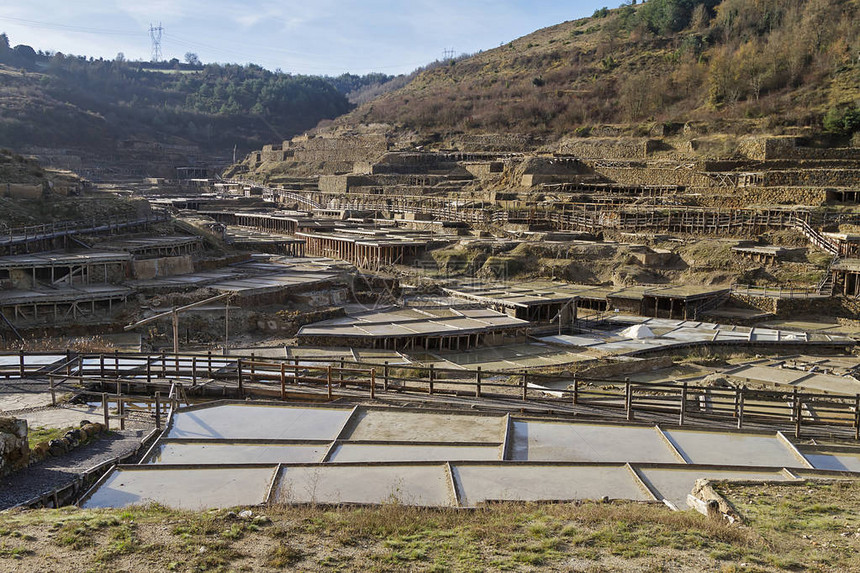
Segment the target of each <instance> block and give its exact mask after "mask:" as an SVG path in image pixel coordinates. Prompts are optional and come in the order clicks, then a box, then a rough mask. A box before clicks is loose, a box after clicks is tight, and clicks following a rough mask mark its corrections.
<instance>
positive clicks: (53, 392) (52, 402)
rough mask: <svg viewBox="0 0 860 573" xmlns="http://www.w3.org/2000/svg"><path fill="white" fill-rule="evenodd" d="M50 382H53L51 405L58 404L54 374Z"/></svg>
mask: <svg viewBox="0 0 860 573" xmlns="http://www.w3.org/2000/svg"><path fill="white" fill-rule="evenodd" d="M50 384H51V406H56V405H57V393H56V391H55V390H54V377H53V376H51V378H50Z"/></svg>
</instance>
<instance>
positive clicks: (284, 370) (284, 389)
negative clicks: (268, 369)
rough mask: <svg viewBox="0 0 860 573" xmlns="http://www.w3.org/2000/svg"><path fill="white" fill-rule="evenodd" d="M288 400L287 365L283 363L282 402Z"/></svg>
mask: <svg viewBox="0 0 860 573" xmlns="http://www.w3.org/2000/svg"><path fill="white" fill-rule="evenodd" d="M286 399H287V365H286V364H284V363H283V362H281V401H282V402H283V401H285V400H286Z"/></svg>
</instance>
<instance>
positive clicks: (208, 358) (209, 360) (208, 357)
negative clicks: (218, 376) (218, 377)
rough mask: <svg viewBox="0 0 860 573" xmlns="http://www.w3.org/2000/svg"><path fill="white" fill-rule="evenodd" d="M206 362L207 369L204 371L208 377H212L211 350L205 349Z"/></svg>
mask: <svg viewBox="0 0 860 573" xmlns="http://www.w3.org/2000/svg"><path fill="white" fill-rule="evenodd" d="M206 363H207V364H208V370H207V371H206V373H207V375H208V376H209V378H212V351H211V350H207V351H206Z"/></svg>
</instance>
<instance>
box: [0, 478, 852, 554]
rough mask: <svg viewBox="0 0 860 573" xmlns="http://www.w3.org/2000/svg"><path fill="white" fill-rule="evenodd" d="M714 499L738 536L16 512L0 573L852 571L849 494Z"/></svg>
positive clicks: (527, 524) (772, 493)
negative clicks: (727, 507)
mask: <svg viewBox="0 0 860 573" xmlns="http://www.w3.org/2000/svg"><path fill="white" fill-rule="evenodd" d="M717 487H718V488H721V491H722V492H723V493H724V494H725V495H727V496H728V499H729V500H730V501H731V502H732V503H733V504H734V505H735V506H736V507H737V508H738V509H739V511H740V512H741V513H742V514H743V516H744V518H745V519H746V520H747V524H746V525H743V526H737V525H734V526H732V525H727V524H725V523H720V522H715V521H710V520H708V519H707V518H705V517H703V516H701V515H699V514H698V513H694V512H674V513H673V512H671V511H669V510H668V509H667V508H665V507H663V506H660V505H649V504H641V503H621V502H615V503H596V502H585V503H569V504H549V505H544V504H520V503H506V504H495V505H490V506H487V507H483V508H480V509H476V510H450V509H425V508H415V507H408V506H404V505H401V504H398V503H391V504H386V505H382V506H378V507H340V508H332V507H320V506H303V507H272V508H269V509H267V510H265V516H263V515H260V514H258V513H257V512H258V511H263V510H261V509H256V508H255V509H254V513H255V515H254V516H253V517H252V518H249V519H243V518H240V517H238V516H237V515H236V513H234V512H228V511H224V510H220V511H209V512H199V513H193V512H183V511H172V510H169V509H166V508H164V507H161V506H158V505H152V506H147V507H137V508H132V509H126V510H78V509H73V508H70V509H61V510H39V511H23V512H12V513H6V514H0V570H14V571H43V570H46V569H53V570H62V571H90V570H106V569H110V570H117V571H143V570H152V571H164V570H167V571H234V570H238V571H276V570H302V571H310V570H313V571H319V570H323V571H325V570H339V571H403V570H410V571H488V570H493V571H570V570H578V571H780V570H785V569H790V570H813V571H858V570H860V562H857V560H856V555H857V554H858V550H860V511H858V510H860V485H858V484H857V483H849V484H842V483H835V484H834V483H830V484H813V483H808V484H801V485H799V486H798V485H769V486H764V487H760V486H750V485H745V486H740V485H737V486H736V485H731V484H729V485H725V484H724V485H718V486H717Z"/></svg>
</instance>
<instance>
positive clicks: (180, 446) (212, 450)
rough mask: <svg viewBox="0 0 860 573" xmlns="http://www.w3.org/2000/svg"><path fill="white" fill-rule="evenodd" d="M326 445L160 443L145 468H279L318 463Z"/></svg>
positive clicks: (321, 458) (324, 452) (323, 454)
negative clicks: (287, 464)
mask: <svg viewBox="0 0 860 573" xmlns="http://www.w3.org/2000/svg"><path fill="white" fill-rule="evenodd" d="M327 448H328V445H312V444H249V443H229V444H218V443H215V444H212V443H210V444H207V443H202V442H198V443H171V442H167V443H162V444H160V445H159V446H158V447H156V448H155V450H154V451H153V453H152V455H151V456H150V457H149V458H148V459H147V460H146V463H147V464H172V465H175V464H216V465H218V464H220V465H224V464H279V463H307V462H321V461H323V457H325V454H326V449H327Z"/></svg>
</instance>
